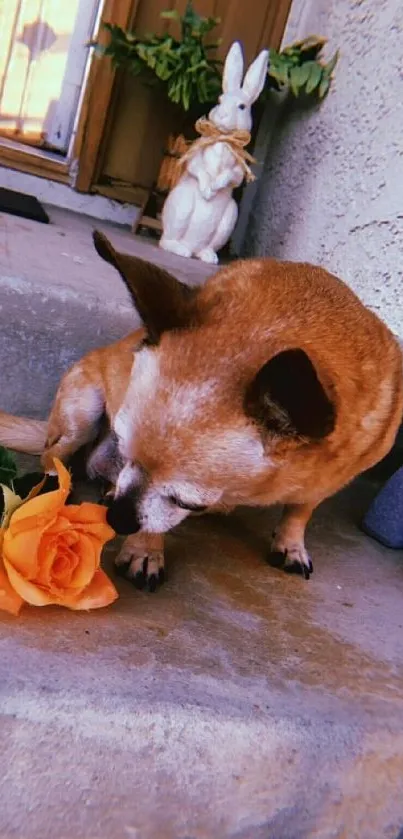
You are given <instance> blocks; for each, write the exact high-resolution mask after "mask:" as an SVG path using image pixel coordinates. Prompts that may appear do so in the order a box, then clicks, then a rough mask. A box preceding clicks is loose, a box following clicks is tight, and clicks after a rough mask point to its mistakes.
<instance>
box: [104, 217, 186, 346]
mask: <svg viewBox="0 0 403 839" xmlns="http://www.w3.org/2000/svg"><path fill="white" fill-rule="evenodd" d="M93 240H94V245H95V250H96V251H97V253H98V254H99V256H100V257H102V259H104V260H105V261H106V262H109V264H110V265H113V267H114V268H116V269H117V270H118V271H119V274H120V276H121V277H122V279H123V281H124V283H125V285H126V286H127V288H128V290H129V292H130V294H131V297H132V300H133V302H134V305H135V307H136V309H137V311H138V313H139V315H140V317H141V319H142V321H143V323H144V325H145V327H146V329H147V332H148V334H149V338H150V341H151V342H152V343H158V341H159V338H160V336H161V335H162V333H163V332H167V331H168V330H172V329H181V328H184V327H188V326H191V325H192V323H193V321H194V320H195V317H196V306H195V298H196V293H197V289H194V288H189V287H188V286H186V285H185V284H184V283H181V282H179V280H177V279H176V278H175V277H173V276H172V275H171V274H169V273H168V271H164V269H163V268H159V267H158V266H157V265H152V264H151V262H145V260H143V259H140V258H139V257H137V256H131V255H130V254H126V253H120V252H119V251H117V250H115V248H114V247H113V245H112V244H111V242H110V241H109V239H107V237H106V236H105V235H104V234H103V233H101V232H100V231H99V230H94V233H93Z"/></svg>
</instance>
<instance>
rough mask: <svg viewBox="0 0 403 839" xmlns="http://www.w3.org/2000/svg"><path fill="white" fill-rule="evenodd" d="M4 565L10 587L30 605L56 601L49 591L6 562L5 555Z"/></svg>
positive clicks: (45, 604)
mask: <svg viewBox="0 0 403 839" xmlns="http://www.w3.org/2000/svg"><path fill="white" fill-rule="evenodd" d="M3 560H4V567H5V569H6V573H7V576H8V579H9V581H10V583H11V586H12V588H13V589H14V590H15V591H16V592H17V594H19V596H20V597H22V599H23V600H25V601H26V602H27V603H30V604H31V606H49V605H50V604H51V603H58V602H59V600H58V599H57V598H56V597H55V596H54V595H52V594H51V593H50V592H48V591H46V590H45V589H43V588H39V587H38V586H36V585H35V584H34V583H30V582H29V581H28V580H26V579H25V578H24V577H23V576H22V575H21V574H20V573H19V572H18V571H17V570H16V569H15V568H14V566H13V565H11V563H10V562H8V560H7V557H5V556H4V557H3Z"/></svg>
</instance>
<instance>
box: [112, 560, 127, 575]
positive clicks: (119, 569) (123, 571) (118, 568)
mask: <svg viewBox="0 0 403 839" xmlns="http://www.w3.org/2000/svg"><path fill="white" fill-rule="evenodd" d="M129 565H130V562H124V563H121V564H120V565H115V574H116V575H117V576H118V577H126V575H127V572H128V569H129Z"/></svg>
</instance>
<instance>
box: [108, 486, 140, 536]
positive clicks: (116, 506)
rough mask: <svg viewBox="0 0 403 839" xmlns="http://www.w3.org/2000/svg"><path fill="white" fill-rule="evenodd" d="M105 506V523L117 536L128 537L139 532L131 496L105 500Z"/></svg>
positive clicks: (138, 523) (134, 505)
mask: <svg viewBox="0 0 403 839" xmlns="http://www.w3.org/2000/svg"><path fill="white" fill-rule="evenodd" d="M106 505H107V507H108V509H107V513H106V521H107V522H108V524H109V525H110V526H111V527H112V528H113V530H114V531H115V533H117V534H118V535H119V536H129V534H130V533H137V531H138V530H140V527H141V525H140V522H139V520H138V517H137V512H136V504H135V500H134V499H133V498H132V497H131V496H129V495H123V496H122V498H116V499H114V498H107V499H106Z"/></svg>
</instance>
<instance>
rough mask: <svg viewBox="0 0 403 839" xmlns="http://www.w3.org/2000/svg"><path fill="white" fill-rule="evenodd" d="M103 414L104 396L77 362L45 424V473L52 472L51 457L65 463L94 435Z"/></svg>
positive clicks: (64, 379) (63, 384)
mask: <svg viewBox="0 0 403 839" xmlns="http://www.w3.org/2000/svg"><path fill="white" fill-rule="evenodd" d="M103 412H104V394H103V390H102V387H101V386H100V384H99V382H97V381H96V379H95V380H94V378H90V377H89V376H87V375H86V373H85V370H84V369H83V365H82V364H81V363H79V364H76V365H74V367H73V368H72V369H71V370H69V372H68V373H66V375H65V376H64V377H63V379H62V382H61V385H60V387H59V390H58V393H57V396H56V399H55V402H54V404H53V407H52V410H51V413H50V417H49V421H48V431H47V439H46V443H45V449H44V452H43V455H42V458H41V461H42V466H43V468H44V470H45V472H48V473H49V474H51V473H52V472H54V467H53V458H54V457H57V458H59V460H61V461H62V462H63V463H66V462H67V461H68V460H69V459H70V457H71V456H72V455H73V454H75V452H76V451H78V449H80V448H81V446H84V445H85V444H86V443H89V442H91V441H92V440H94V439H95V438H96V436H97V433H98V430H99V422H100V419H101V417H102V414H103Z"/></svg>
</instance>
